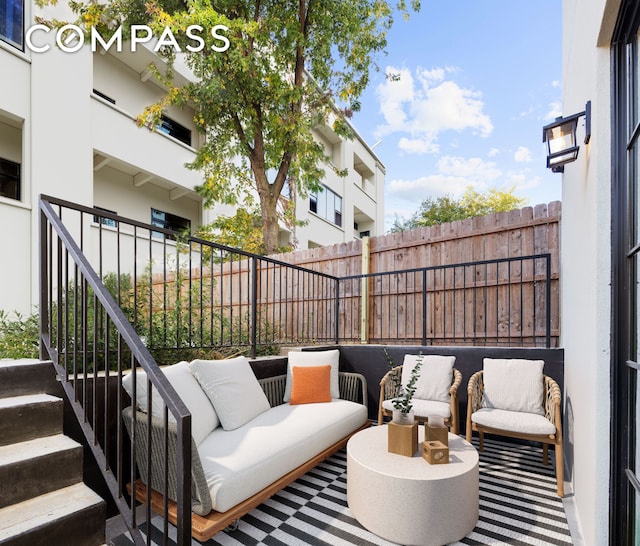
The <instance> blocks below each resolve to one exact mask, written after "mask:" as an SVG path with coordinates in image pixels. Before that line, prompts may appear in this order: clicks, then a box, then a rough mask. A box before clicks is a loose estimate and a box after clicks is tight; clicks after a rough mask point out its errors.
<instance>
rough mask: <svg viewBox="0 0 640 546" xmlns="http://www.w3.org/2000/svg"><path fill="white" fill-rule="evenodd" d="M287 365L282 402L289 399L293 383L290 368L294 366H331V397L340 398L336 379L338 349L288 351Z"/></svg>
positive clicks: (338, 359) (338, 358) (338, 364)
mask: <svg viewBox="0 0 640 546" xmlns="http://www.w3.org/2000/svg"><path fill="white" fill-rule="evenodd" d="M287 356H288V360H289V364H288V366H287V381H286V383H285V387H284V402H285V403H288V402H289V400H290V399H291V384H292V383H293V375H292V370H293V367H294V366H325V365H327V364H328V365H329V366H331V373H330V379H329V382H330V384H331V398H332V399H338V398H340V383H339V379H338V369H339V366H340V351H339V350H338V349H331V350H330V351H289V354H288V355H287Z"/></svg>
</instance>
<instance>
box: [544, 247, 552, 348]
mask: <svg viewBox="0 0 640 546" xmlns="http://www.w3.org/2000/svg"><path fill="white" fill-rule="evenodd" d="M545 257H546V262H547V278H546V283H547V288H546V294H545V297H546V300H547V301H546V308H547V309H546V312H547V316H546V319H545V321H546V324H545V327H546V330H547V332H546V347H547V349H550V348H551V254H546V255H545Z"/></svg>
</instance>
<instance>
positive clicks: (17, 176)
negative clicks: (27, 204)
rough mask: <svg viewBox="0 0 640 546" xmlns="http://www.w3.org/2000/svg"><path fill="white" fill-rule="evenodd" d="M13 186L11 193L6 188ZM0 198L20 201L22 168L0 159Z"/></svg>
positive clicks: (18, 164) (7, 160)
mask: <svg viewBox="0 0 640 546" xmlns="http://www.w3.org/2000/svg"><path fill="white" fill-rule="evenodd" d="M11 184H12V185H13V186H14V189H13V191H9V190H8V189H7V188H8V187H9V186H10V185H11ZM0 197H4V198H5V199H13V200H15V201H20V200H21V199H22V166H21V165H20V163H16V162H15V161H11V160H10V159H4V158H0Z"/></svg>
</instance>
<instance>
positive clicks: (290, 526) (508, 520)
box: [112, 438, 572, 546]
mask: <svg viewBox="0 0 640 546" xmlns="http://www.w3.org/2000/svg"><path fill="white" fill-rule="evenodd" d="M474 445H475V446H476V448H477V447H478V445H477V438H474ZM550 459H551V460H553V455H552V454H551V457H550ZM152 524H153V527H152V535H151V536H152V540H158V541H160V544H161V540H162V536H161V531H159V530H158V529H161V528H162V520H161V518H160V517H156V518H155V519H153V521H152ZM156 526H158V527H157V528H156ZM154 535H157V538H156V536H154ZM173 537H175V534H174V535H173ZM153 543H154V544H156V542H155V541H154V542H153ZM112 544H113V545H114V546H130V545H131V544H132V542H131V540H130V539H128V538H127V537H126V536H124V535H123V536H120V537H118V538H116V539H113V541H112ZM169 544H171V545H175V542H169ZM200 544H201V543H200V542H197V541H195V540H194V541H193V546H200ZM204 544H205V546H214V545H225V546H226V545H229V546H238V545H255V546H262V545H265V546H285V545H287V546H292V545H344V546H348V545H363V546H365V545H374V544H376V545H392V544H393V543H390V542H388V541H386V540H383V539H381V538H379V537H377V536H376V535H374V534H372V533H370V532H368V531H366V530H365V529H364V528H363V527H362V526H360V525H359V524H358V522H357V521H356V520H355V519H354V518H353V516H352V515H351V512H350V511H349V508H348V506H347V477H346V455H345V452H344V451H341V452H339V453H337V454H336V455H334V456H333V457H331V458H329V459H328V460H327V461H325V462H324V463H322V464H320V465H319V466H317V467H316V468H314V469H313V470H312V471H310V472H309V473H307V474H306V475H305V476H303V477H302V478H300V479H299V480H297V481H296V482H294V483H293V484H291V485H290V486H289V487H287V488H286V489H284V490H282V491H281V492H280V493H278V494H277V495H276V496H274V497H273V498H271V499H270V500H268V501H267V502H265V503H264V504H262V505H260V506H259V507H258V508H256V509H255V510H253V511H252V512H250V513H249V514H247V515H246V516H245V517H243V518H242V520H240V523H239V526H238V528H237V530H235V531H228V532H222V533H218V534H217V535H216V536H214V537H213V538H212V539H211V540H209V541H207V542H206V543H204ZM455 544H470V545H471V544H473V545H481V544H491V545H498V544H532V545H540V546H546V545H551V544H556V545H563V544H572V540H571V534H570V532H569V526H568V523H567V518H566V516H565V511H564V508H563V503H562V499H560V498H559V497H558V496H557V495H556V482H555V477H554V472H553V467H552V466H551V465H550V466H548V467H545V466H543V465H542V448H536V447H530V446H521V445H515V444H510V443H506V442H501V441H496V440H492V439H485V449H484V453H481V454H480V518H479V520H478V525H477V526H476V528H475V529H474V530H473V532H472V533H471V534H470V535H468V536H467V537H465V538H464V539H463V540H462V541H461V542H458V543H455Z"/></svg>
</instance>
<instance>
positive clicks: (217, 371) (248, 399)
mask: <svg viewBox="0 0 640 546" xmlns="http://www.w3.org/2000/svg"><path fill="white" fill-rule="evenodd" d="M189 368H190V369H191V372H192V373H193V375H194V376H195V377H196V379H197V380H198V382H199V383H200V385H201V386H202V390H204V392H205V393H206V395H207V396H208V397H209V400H211V403H212V404H213V407H214V408H215V410H216V413H217V414H218V417H219V418H220V422H221V423H222V428H224V430H235V429H236V428H238V427H241V426H242V425H244V424H246V423H248V422H249V421H251V420H252V419H253V418H254V417H257V416H258V415H260V414H262V413H264V412H265V411H267V410H268V409H269V408H270V407H271V405H270V404H269V400H267V397H266V395H265V394H264V391H263V390H262V387H260V383H259V382H258V379H257V378H256V376H255V374H254V373H253V370H252V369H251V365H250V364H249V361H248V360H247V359H246V358H245V357H244V356H239V357H237V358H231V359H229V360H194V361H193V362H191V364H189ZM193 421H194V422H195V421H196V419H194V420H193Z"/></svg>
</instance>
